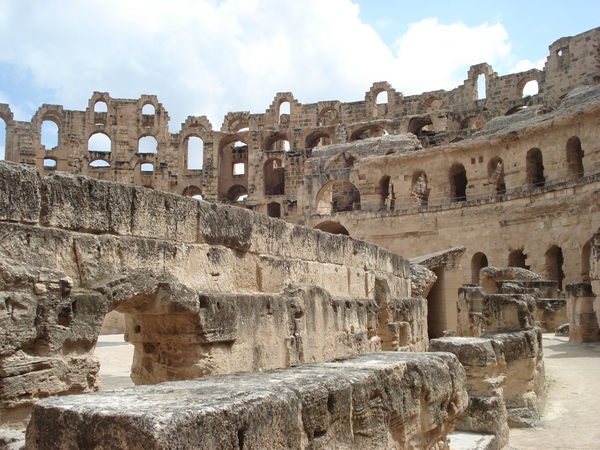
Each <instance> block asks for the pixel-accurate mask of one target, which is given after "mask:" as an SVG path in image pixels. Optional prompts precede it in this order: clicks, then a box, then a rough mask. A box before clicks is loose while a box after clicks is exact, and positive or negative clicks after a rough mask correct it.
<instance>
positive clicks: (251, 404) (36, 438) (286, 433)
mask: <svg viewBox="0 0 600 450" xmlns="http://www.w3.org/2000/svg"><path fill="white" fill-rule="evenodd" d="M269 372H270V371H269ZM465 386H466V377H465V372H464V369H463V368H462V366H461V365H460V363H459V362H458V360H457V358H456V357H455V356H454V355H451V354H448V353H429V354H414V353H399V352H382V353H376V354H368V355H362V356H358V357H354V358H350V359H345V360H338V361H331V362H327V363H320V364H308V365H303V366H299V367H295V368H291V369H287V370H277V371H273V372H270V373H262V374H259V373H240V374H233V375H228V376H223V377H215V378H213V377H210V378H203V379H200V380H193V381H185V382H172V383H163V384H160V385H155V386H139V387H135V388H128V389H121V390H117V391H112V392H104V393H99V394H92V395H80V396H68V397H59V398H53V399H48V400H44V401H41V402H38V403H37V404H36V405H35V407H34V412H33V416H32V420H31V423H30V426H29V428H28V430H27V445H26V448H27V449H34V448H35V449H40V450H43V449H56V448H75V447H77V448H79V449H93V448H99V447H102V448H103V449H104V450H110V449H121V448H153V449H166V448H196V449H215V448H223V449H229V448H231V449H239V448H244V449H250V448H271V449H300V448H340V447H343V448H348V449H354V448H356V449H359V448H360V449H363V448H370V449H374V448H382V449H383V448H390V446H399V448H442V446H443V447H444V448H446V447H447V433H449V432H451V431H452V430H453V429H454V423H455V421H456V419H457V417H458V416H459V415H460V414H461V413H462V412H463V411H464V409H465V408H466V406H467V392H466V387H465ZM425 400H426V404H424V403H423V402H424V401H425Z"/></svg>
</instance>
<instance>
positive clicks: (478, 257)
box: [471, 252, 488, 284]
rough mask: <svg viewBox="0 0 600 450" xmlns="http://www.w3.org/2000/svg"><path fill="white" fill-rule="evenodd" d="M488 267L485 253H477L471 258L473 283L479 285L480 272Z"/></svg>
mask: <svg viewBox="0 0 600 450" xmlns="http://www.w3.org/2000/svg"><path fill="white" fill-rule="evenodd" d="M487 266H488V259H487V256H485V253H481V252H477V253H475V254H474V255H473V258H471V283H473V284H479V271H480V270H481V269H483V268H484V267H487Z"/></svg>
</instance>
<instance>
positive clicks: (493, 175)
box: [488, 156, 506, 195]
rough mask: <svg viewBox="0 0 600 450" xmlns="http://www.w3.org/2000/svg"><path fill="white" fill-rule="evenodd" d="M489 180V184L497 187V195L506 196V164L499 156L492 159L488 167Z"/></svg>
mask: <svg viewBox="0 0 600 450" xmlns="http://www.w3.org/2000/svg"><path fill="white" fill-rule="evenodd" d="M488 174H489V179H488V183H489V184H490V185H491V186H494V187H495V191H496V195H504V194H506V184H505V183H504V164H503V163H502V158H499V157H497V156H495V157H493V158H492V159H490V164H489V165H488Z"/></svg>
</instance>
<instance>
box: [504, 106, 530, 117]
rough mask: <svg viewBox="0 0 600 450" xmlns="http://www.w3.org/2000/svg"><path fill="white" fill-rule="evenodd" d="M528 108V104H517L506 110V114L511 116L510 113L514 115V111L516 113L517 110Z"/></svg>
mask: <svg viewBox="0 0 600 450" xmlns="http://www.w3.org/2000/svg"><path fill="white" fill-rule="evenodd" d="M526 108H527V106H525V105H517V106H513V107H512V108H510V109H509V110H508V111H506V112H505V113H504V115H505V116H510V115H512V114H514V113H516V112H519V111H522V110H524V109H526Z"/></svg>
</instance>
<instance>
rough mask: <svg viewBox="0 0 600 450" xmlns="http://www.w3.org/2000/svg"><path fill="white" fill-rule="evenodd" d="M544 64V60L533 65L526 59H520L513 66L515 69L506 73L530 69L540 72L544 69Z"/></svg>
mask: <svg viewBox="0 0 600 450" xmlns="http://www.w3.org/2000/svg"><path fill="white" fill-rule="evenodd" d="M545 64H546V58H543V59H540V60H538V61H536V62H535V63H532V62H531V61H529V60H528V59H522V60H521V61H519V62H518V63H517V64H515V67H513V68H512V69H510V70H509V72H508V73H519V72H526V71H528V70H530V69H539V70H542V69H543V68H544V65H545Z"/></svg>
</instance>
